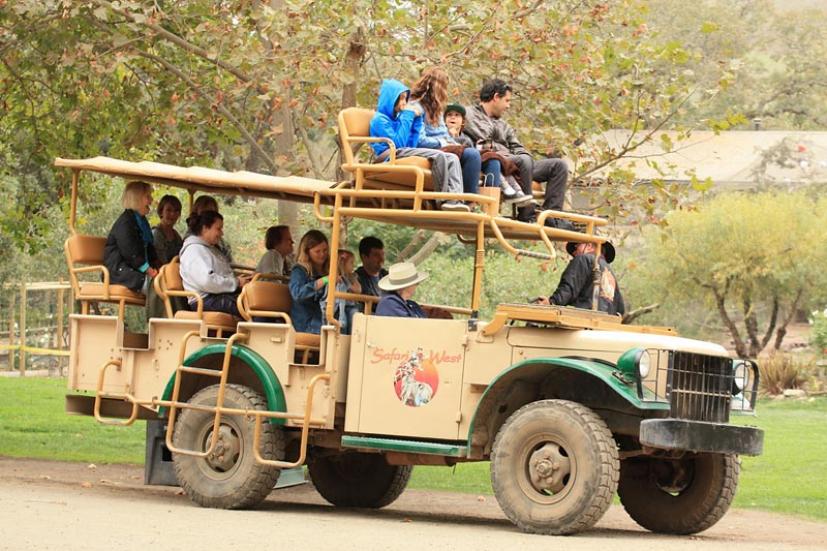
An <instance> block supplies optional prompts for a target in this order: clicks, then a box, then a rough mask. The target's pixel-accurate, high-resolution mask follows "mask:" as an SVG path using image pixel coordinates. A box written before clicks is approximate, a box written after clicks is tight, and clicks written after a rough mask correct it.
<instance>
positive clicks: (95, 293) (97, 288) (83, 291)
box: [75, 281, 146, 306]
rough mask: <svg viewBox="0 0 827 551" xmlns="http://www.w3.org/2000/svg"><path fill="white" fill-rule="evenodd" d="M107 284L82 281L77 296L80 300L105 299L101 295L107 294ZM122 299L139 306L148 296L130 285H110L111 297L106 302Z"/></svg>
mask: <svg viewBox="0 0 827 551" xmlns="http://www.w3.org/2000/svg"><path fill="white" fill-rule="evenodd" d="M106 289H107V287H106V285H104V284H103V283H94V282H86V281H82V282H80V289H79V290H78V292H77V293H75V298H77V299H78V300H81V299H83V300H94V301H98V300H103V299H101V298H100V297H103V296H105V295H106ZM121 300H124V301H126V303H127V304H134V305H138V306H143V305H144V303H145V301H146V297H145V296H144V295H143V294H142V293H136V292H135V291H133V290H132V289H130V288H128V287H124V286H123V285H112V284H110V285H109V299H108V300H107V301H106V302H119V301H121Z"/></svg>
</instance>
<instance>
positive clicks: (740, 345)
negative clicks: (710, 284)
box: [712, 288, 748, 358]
mask: <svg viewBox="0 0 827 551" xmlns="http://www.w3.org/2000/svg"><path fill="white" fill-rule="evenodd" d="M712 292H713V293H714V294H715V303H716V304H717V305H718V315H720V316H721V320H722V321H723V322H724V325H726V328H727V329H728V330H729V334H730V335H731V336H732V340H733V342H735V352H736V354H738V356H740V357H742V358H746V357H748V354H747V352H748V350H747V346H746V344H745V343H744V341H743V339H741V333H740V332H739V331H738V327H737V326H736V325H735V322H733V321H732V318H730V317H729V314H728V313H727V311H726V294H722V293H719V292H718V290H717V289H714V288H713V289H712Z"/></svg>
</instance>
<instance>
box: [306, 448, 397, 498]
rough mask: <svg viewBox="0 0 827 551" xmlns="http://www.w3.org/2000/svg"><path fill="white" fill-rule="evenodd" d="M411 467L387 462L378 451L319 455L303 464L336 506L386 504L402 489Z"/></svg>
mask: <svg viewBox="0 0 827 551" xmlns="http://www.w3.org/2000/svg"><path fill="white" fill-rule="evenodd" d="M412 471H413V467H412V466H411V465H388V463H387V462H386V461H385V456H383V455H381V454H378V453H360V452H345V453H340V454H335V455H322V456H319V457H314V458H313V459H312V460H311V461H309V462H308V464H307V472H308V474H309V475H310V480H311V481H312V482H313V486H315V487H316V491H318V492H319V494H321V496H322V497H323V498H325V499H326V500H327V501H328V502H330V503H331V504H333V505H336V506H338V507H365V508H371V509H378V508H380V507H385V506H386V505H390V504H391V503H393V502H394V501H396V498H398V497H399V496H400V495H401V494H402V492H403V491H405V487H406V486H407V485H408V480H410V478H411V472H412Z"/></svg>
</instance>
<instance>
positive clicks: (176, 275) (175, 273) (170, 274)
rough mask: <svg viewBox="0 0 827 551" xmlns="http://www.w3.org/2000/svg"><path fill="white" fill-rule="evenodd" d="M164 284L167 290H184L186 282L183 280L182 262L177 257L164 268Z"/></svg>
mask: <svg viewBox="0 0 827 551" xmlns="http://www.w3.org/2000/svg"><path fill="white" fill-rule="evenodd" d="M163 283H164V289H165V290H169V291H183V290H184V280H183V279H181V262H180V260H179V259H178V257H177V256H176V257H174V258H173V259H172V260H170V261H169V262H168V263H167V265H166V266H164V272H163Z"/></svg>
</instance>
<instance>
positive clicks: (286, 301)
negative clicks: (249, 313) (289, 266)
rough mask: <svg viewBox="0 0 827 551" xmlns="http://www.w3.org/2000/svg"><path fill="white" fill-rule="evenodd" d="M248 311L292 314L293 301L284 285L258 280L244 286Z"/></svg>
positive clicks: (288, 289)
mask: <svg viewBox="0 0 827 551" xmlns="http://www.w3.org/2000/svg"><path fill="white" fill-rule="evenodd" d="M244 289H245V295H246V306H247V309H248V310H255V311H259V312H284V313H286V314H289V313H290V308H291V307H292V306H293V299H292V297H291V296H290V288H289V287H288V286H287V285H285V284H284V283H276V282H275V281H266V280H256V281H251V282H250V283H248V284H247V285H245V286H244Z"/></svg>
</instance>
